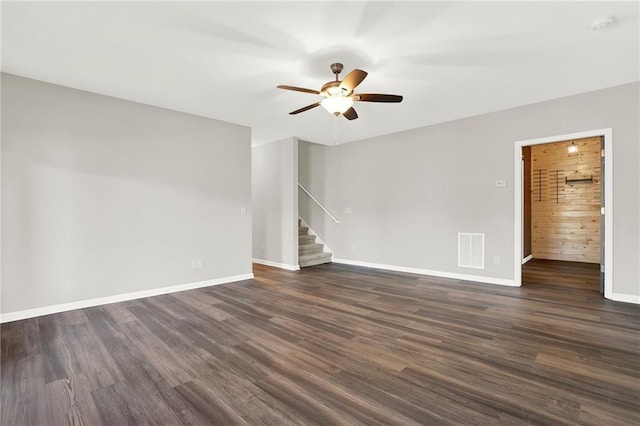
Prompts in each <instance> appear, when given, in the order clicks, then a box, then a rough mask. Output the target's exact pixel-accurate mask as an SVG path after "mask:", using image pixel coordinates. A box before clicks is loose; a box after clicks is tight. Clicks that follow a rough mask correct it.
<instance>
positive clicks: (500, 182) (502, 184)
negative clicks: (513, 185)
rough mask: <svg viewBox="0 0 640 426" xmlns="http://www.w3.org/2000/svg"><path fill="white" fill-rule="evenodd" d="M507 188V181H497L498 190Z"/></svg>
mask: <svg viewBox="0 0 640 426" xmlns="http://www.w3.org/2000/svg"><path fill="white" fill-rule="evenodd" d="M506 187H507V181H506V180H497V181H496V188H506Z"/></svg>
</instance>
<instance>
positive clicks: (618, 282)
mask: <svg viewBox="0 0 640 426" xmlns="http://www.w3.org/2000/svg"><path fill="white" fill-rule="evenodd" d="M639 92H640V83H632V84H627V85H623V86H617V87H612V88H608V89H604V90H599V91H595V92H589V93H584V94H580V95H576V96H571V97H566V98H560V99H555V100H551V101H547V102H542V103H538V104H533V105H528V106H524V107H520V108H514V109H509V110H505V111H499V112H495V113H490V114H485V115H481V116H477V117H471V118H467V119H462V120H457V121H453V122H448V123H443V124H438V125H433V126H429V127H424V128H419V129H414V130H409V131H405V132H401V133H394V134H390V135H386V136H380V137H376V138H372V139H367V140H362V141H357V142H353V143H348V144H344V145H339V146H337V147H329V146H323V145H317V144H313V143H301V145H300V147H299V178H300V181H301V183H302V184H303V185H305V186H306V187H307V188H308V189H309V190H310V191H311V192H312V193H313V194H314V196H316V198H318V199H320V200H321V201H322V202H323V203H324V204H325V205H326V206H327V208H328V209H329V210H330V211H332V212H336V213H337V215H338V216H339V218H340V219H341V223H340V224H335V223H333V222H332V221H331V220H330V219H329V218H328V217H326V215H324V214H323V213H322V212H321V211H320V210H319V209H318V208H316V207H315V206H314V205H313V204H311V203H309V202H306V201H305V200H304V199H302V198H301V202H300V215H301V217H302V218H303V219H305V221H307V222H308V223H309V224H310V226H311V227H312V228H313V229H314V231H316V232H317V233H318V234H319V235H320V237H321V238H322V239H323V240H324V241H325V242H326V243H327V245H328V246H329V247H330V248H331V249H332V250H333V251H334V253H335V257H336V258H339V259H340V258H341V259H347V260H352V261H359V262H369V263H377V264H385V265H394V266H400V267H406V268H417V269H425V270H431V271H440V272H445V273H452V274H470V275H475V276H482V277H488V278H491V279H498V280H513V278H514V272H515V271H514V259H513V256H514V213H515V212H514V203H515V200H514V188H513V176H514V170H515V165H514V146H515V142H516V141H522V140H529V139H534V138H542V137H549V136H555V135H564V134H570V133H578V132H583V131H588V130H596V129H604V128H612V129H613V153H612V155H613V199H614V205H613V209H614V213H613V214H614V216H613V244H614V247H613V256H614V262H613V265H612V268H611V269H612V271H611V272H612V273H613V292H615V293H619V294H625V295H632V296H638V295H640V285H639V283H640V271H639V269H638V263H639V260H640V242H639V235H640V229H639V223H638V222H639V220H638V217H640V192H639V191H638V186H639V185H640V174H639V162H638V158H639V150H640V129H639V127H640V124H639V119H638V118H639V117H640V110H639V103H640V96H639ZM434 102H437V99H434ZM399 107H401V105H400V106H399ZM610 154H611V153H610ZM497 180H507V187H496V181H497ZM347 208H349V209H350V211H351V213H345V211H347V210H346V209H347ZM458 232H479V233H484V234H485V254H486V258H485V268H484V269H468V268H461V267H458V265H457V234H458ZM494 256H499V257H500V259H499V261H500V262H499V263H497V264H496V263H494V261H493V260H494Z"/></svg>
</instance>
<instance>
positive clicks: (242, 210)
mask: <svg viewBox="0 0 640 426" xmlns="http://www.w3.org/2000/svg"><path fill="white" fill-rule="evenodd" d="M240 215H241V216H246V215H247V208H246V207H240Z"/></svg>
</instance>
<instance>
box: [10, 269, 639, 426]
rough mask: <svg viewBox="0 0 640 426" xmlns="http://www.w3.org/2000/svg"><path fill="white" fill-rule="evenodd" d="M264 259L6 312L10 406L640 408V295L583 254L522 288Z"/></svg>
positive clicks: (426, 416)
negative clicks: (63, 307)
mask: <svg viewBox="0 0 640 426" xmlns="http://www.w3.org/2000/svg"><path fill="white" fill-rule="evenodd" d="M554 268H555V269H556V270H557V273H556V272H554ZM254 269H255V270H254V272H255V276H256V278H255V279H253V280H247V281H243V282H238V283H232V284H225V285H220V286H216V287H209V288H204V289H199V290H192V291H186V292H182V293H174V294H170V295H164V296H157V297H152V298H147V299H140V300H135V301H129V302H124V303H117V304H112V305H106V306H101V307H95V308H89V309H82V310H77V311H73V312H65V313H61V314H55V315H49V316H44V317H40V318H34V319H29V320H24V321H16V322H12V323H8V324H3V325H2V327H1V336H2V342H1V343H2V348H1V356H2V357H1V374H2V377H1V387H2V389H1V392H2V405H1V408H2V411H1V413H0V423H1V424H2V425H11V426H13V425H64V424H87V425H101V424H104V425H137V424H140V425H151V424H153V425H182V424H185V425H190V424H194V425H199V424H219V425H233V424H251V425H289V424H296V425H297V424H317V425H334V424H348V425H360V424H368V425H375V424H380V425H395V424H403V425H407V424H427V425H440V424H443V425H446V424H465V425H491V424H509V425H522V424H560V425H562V424H572V425H573V424H592V425H632V424H636V425H637V424H640V368H639V367H640V309H639V308H638V306H637V305H629V304H623V303H617V302H611V301H608V300H605V299H603V298H602V297H601V296H600V295H599V294H598V285H597V270H595V273H594V272H593V271H590V270H589V267H588V266H587V267H581V266H580V265H579V264H576V265H568V266H567V265H565V264H561V263H556V264H554V263H553V262H552V263H549V262H544V261H543V262H539V261H533V262H530V264H528V265H527V266H526V268H525V270H524V276H525V282H526V283H527V284H526V285H525V286H523V287H521V288H511V287H502V286H496V285H486V284H479V283H472V282H463V281H458V280H451V279H441V278H434V277H424V276H418V275H411V274H403V273H393V272H387V271H380V270H375V269H366V268H359V267H352V266H345V265H338V264H327V265H320V266H316V267H312V268H307V269H304V270H302V271H299V272H289V271H283V270H279V269H274V268H269V267H266V266H259V265H255V268H254ZM592 269H593V268H592ZM594 283H595V285H594Z"/></svg>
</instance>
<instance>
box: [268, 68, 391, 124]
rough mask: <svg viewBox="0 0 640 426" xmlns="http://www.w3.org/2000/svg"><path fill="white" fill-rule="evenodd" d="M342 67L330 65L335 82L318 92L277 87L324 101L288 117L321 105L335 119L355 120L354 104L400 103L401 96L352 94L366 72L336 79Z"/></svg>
mask: <svg viewBox="0 0 640 426" xmlns="http://www.w3.org/2000/svg"><path fill="white" fill-rule="evenodd" d="M342 68H343V65H342V64H340V63H335V64H331V71H332V72H333V73H334V74H335V75H336V79H335V81H329V82H328V83H325V84H324V85H323V86H322V88H321V89H320V91H317V90H313V89H305V88H303V87H295V86H285V85H279V86H278V89H285V90H293V91H296V92H304V93H311V94H314V95H322V96H324V99H323V100H321V101H320V102H316V103H314V104H311V105H307V106H306V107H303V108H300V109H297V110H295V111H291V112H290V113H289V114H290V115H295V114H299V113H301V112H305V111H308V110H310V109H312V108H315V107H317V106H319V105H322V106H323V107H324V108H325V109H326V110H327V111H329V112H330V113H332V114H333V115H335V116H336V117H337V116H339V115H340V114H342V115H343V116H344V117H345V118H346V119H347V120H355V119H356V118H358V114H357V113H356V110H355V109H353V103H354V102H390V103H397V102H402V96H399V95H383V94H379V93H353V91H354V90H355V88H356V87H358V85H359V84H360V83H362V81H363V80H364V79H365V77H366V76H367V72H366V71H362V70H359V69H355V70H353V71H351V72H350V73H349V74H347V76H346V77H345V78H344V80H342V81H340V80H339V79H338V74H340V73H341V72H342Z"/></svg>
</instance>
